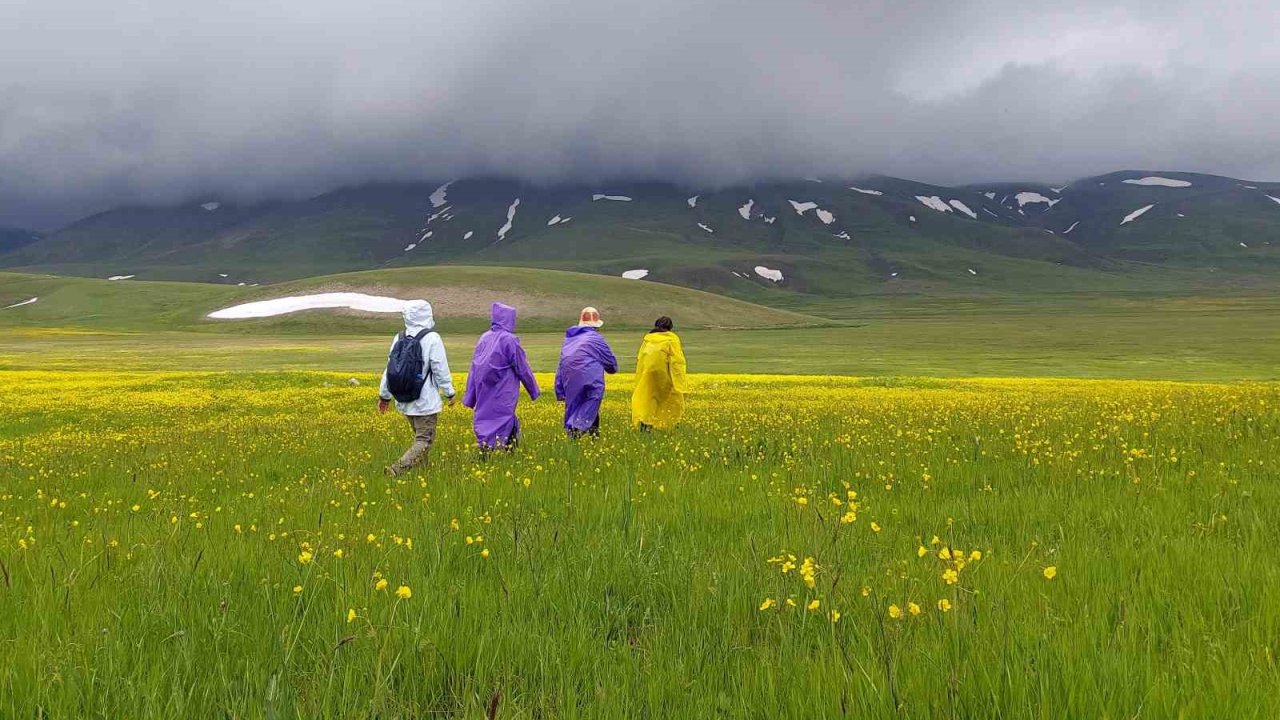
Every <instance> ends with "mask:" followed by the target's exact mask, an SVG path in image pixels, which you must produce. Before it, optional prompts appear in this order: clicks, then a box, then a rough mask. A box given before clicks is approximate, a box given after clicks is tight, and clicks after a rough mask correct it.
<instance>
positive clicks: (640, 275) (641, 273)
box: [622, 268, 649, 280]
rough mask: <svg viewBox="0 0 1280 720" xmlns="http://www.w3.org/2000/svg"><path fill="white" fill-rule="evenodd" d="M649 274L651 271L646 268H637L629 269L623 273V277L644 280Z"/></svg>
mask: <svg viewBox="0 0 1280 720" xmlns="http://www.w3.org/2000/svg"><path fill="white" fill-rule="evenodd" d="M648 276H649V271H648V270H645V269H644V268H640V269H637V270H627V271H625V272H623V273H622V277H624V278H626V279H628V280H643V279H644V278H646V277H648Z"/></svg>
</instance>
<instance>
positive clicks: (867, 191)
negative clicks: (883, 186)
mask: <svg viewBox="0 0 1280 720" xmlns="http://www.w3.org/2000/svg"><path fill="white" fill-rule="evenodd" d="M849 189H850V190H852V191H854V192H860V193H862V194H863V195H883V194H884V193H882V192H880V191H879V190H865V189H863V188H860V187H850V188H849Z"/></svg>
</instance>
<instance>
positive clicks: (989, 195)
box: [982, 192, 996, 200]
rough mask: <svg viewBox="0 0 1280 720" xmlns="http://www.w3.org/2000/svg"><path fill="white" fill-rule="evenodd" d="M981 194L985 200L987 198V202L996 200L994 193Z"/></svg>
mask: <svg viewBox="0 0 1280 720" xmlns="http://www.w3.org/2000/svg"><path fill="white" fill-rule="evenodd" d="M982 194H983V195H985V196H986V198H987V199H988V200H995V199H996V194H995V193H993V192H988V193H982Z"/></svg>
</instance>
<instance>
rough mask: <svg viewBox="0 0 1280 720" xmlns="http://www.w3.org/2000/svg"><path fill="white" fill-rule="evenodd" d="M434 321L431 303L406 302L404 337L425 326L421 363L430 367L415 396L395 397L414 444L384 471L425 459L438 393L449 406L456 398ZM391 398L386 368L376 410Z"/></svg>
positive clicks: (433, 432)
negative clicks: (410, 397) (411, 398)
mask: <svg viewBox="0 0 1280 720" xmlns="http://www.w3.org/2000/svg"><path fill="white" fill-rule="evenodd" d="M435 324H436V323H435V318H434V317H433V316H432V314H431V303H429V302H427V301H425V300H411V301H409V302H407V303H405V306H404V333H405V337H409V338H412V337H413V336H416V335H417V334H418V333H420V332H422V331H424V330H425V331H427V332H426V333H425V334H424V335H423V336H422V338H421V339H420V340H419V342H420V343H421V345H422V359H423V364H424V365H426V368H425V369H427V370H429V374H428V376H427V381H426V382H425V383H424V384H423V385H422V392H421V394H420V395H419V396H418V399H417V400H414V401H413V402H400V401H399V400H396V401H395V404H396V410H399V411H400V412H401V413H402V414H403V415H404V416H405V418H406V419H407V420H408V421H409V426H410V427H412V428H413V444H412V445H410V446H409V449H408V450H406V451H405V453H404V455H403V456H401V458H400V459H399V460H397V461H396V462H395V463H394V464H392V465H391V466H389V467H388V468H387V469H386V473H387V474H388V475H391V476H396V475H401V474H403V473H406V472H408V471H409V470H410V469H412V468H413V467H415V466H417V465H418V464H420V463H421V462H422V461H423V460H426V459H427V453H428V452H429V451H430V450H431V443H432V442H433V441H434V440H435V437H436V425H437V423H438V421H439V419H440V411H441V410H442V409H443V403H442V402H441V400H440V394H441V393H444V397H445V399H447V400H448V401H449V406H450V407H452V406H453V404H454V402H455V400H454V390H453V376H452V375H450V374H449V359H448V358H447V357H446V356H445V352H444V341H443V340H441V339H440V334H439V333H436V332H432V331H431V329H432V328H434V327H435ZM399 338H400V334H399V333H397V334H396V336H395V337H394V338H392V339H391V349H392V350H394V349H395V346H396V341H397V340H398V339H399ZM388 357H390V351H388ZM391 402H392V396H391V391H390V389H388V387H387V371H386V370H383V371H382V384H381V386H380V387H379V388H378V412H379V413H385V412H386V411H387V408H388V407H389V406H390V405H391Z"/></svg>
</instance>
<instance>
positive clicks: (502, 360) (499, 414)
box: [462, 303, 541, 448]
mask: <svg viewBox="0 0 1280 720" xmlns="http://www.w3.org/2000/svg"><path fill="white" fill-rule="evenodd" d="M515 329H516V309H515V308H513V307H511V306H510V305H503V304H502V303H494V304H493V314H492V323H491V324H490V325H489V331H488V332H486V333H485V334H483V335H481V336H480V339H479V340H478V341H477V342H476V352H475V355H474V356H472V358H471V372H469V373H467V391H466V394H464V395H463V396H462V404H463V405H465V406H466V407H469V408H473V409H475V411H476V414H475V421H474V427H475V431H476V442H478V443H480V446H481V447H486V448H493V447H501V446H504V445H507V444H509V443H510V442H512V441H513V440H515V439H516V437H517V436H518V435H519V434H520V421H519V420H517V419H516V401H517V400H519V399H520V385H521V384H522V383H523V384H524V389H525V391H527V392H528V393H529V399H531V400H537V399H538V395H540V394H541V393H540V391H539V390H538V381H537V380H535V379H534V377H533V371H532V370H530V369H529V360H528V358H526V357H525V354H524V348H523V347H521V346H520V338H518V337H516V336H515V334H514V333H515Z"/></svg>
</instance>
